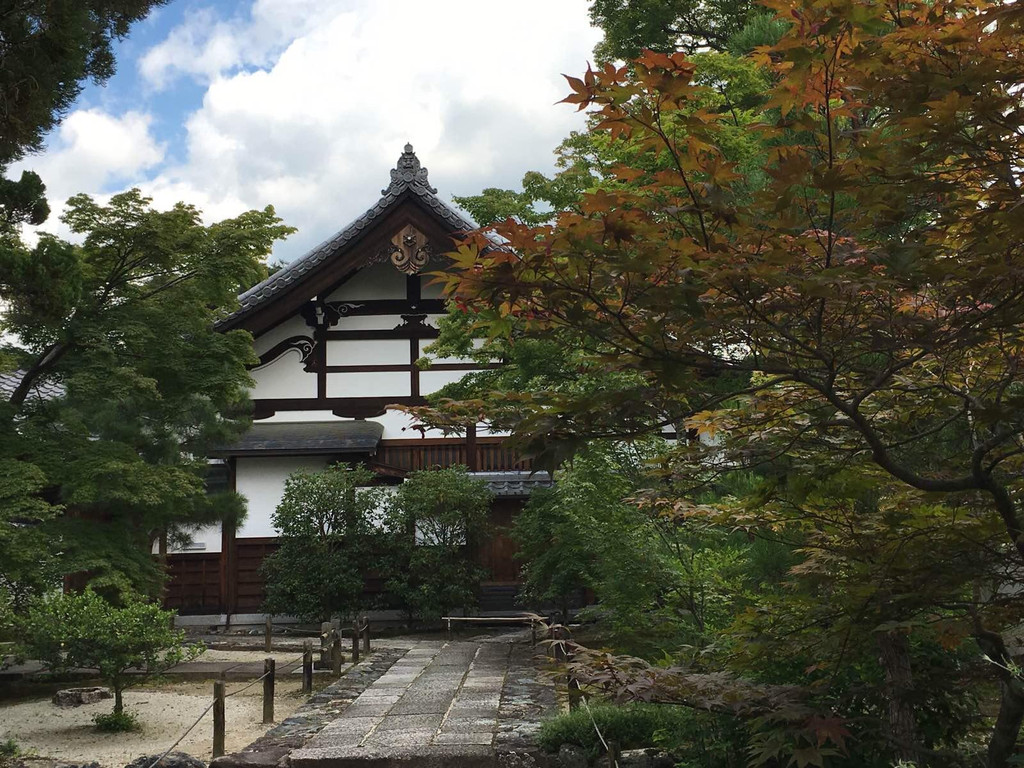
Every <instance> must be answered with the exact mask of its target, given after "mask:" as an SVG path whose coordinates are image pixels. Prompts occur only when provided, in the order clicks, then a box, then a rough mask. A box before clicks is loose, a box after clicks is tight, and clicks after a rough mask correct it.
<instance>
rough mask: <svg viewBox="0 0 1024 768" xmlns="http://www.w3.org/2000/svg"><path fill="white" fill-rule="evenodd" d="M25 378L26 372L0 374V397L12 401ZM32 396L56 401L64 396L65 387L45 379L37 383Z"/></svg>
mask: <svg viewBox="0 0 1024 768" xmlns="http://www.w3.org/2000/svg"><path fill="white" fill-rule="evenodd" d="M24 376H25V371H9V372H8V373H0V396H2V397H3V398H4V399H5V400H10V398H11V395H13V394H14V390H15V389H17V388H18V385H19V384H20V383H21V380H22V378H23V377H24ZM31 394H32V395H34V396H35V397H38V398H40V399H42V400H54V399H56V398H58V397H63V396H64V385H63V384H59V383H57V382H55V381H47V380H45V379H43V380H41V381H37V382H36V383H35V385H34V386H33V387H32V391H31Z"/></svg>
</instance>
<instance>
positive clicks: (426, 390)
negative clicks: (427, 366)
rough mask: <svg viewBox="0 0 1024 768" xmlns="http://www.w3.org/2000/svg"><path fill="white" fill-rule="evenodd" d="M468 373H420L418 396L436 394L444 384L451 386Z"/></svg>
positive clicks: (428, 371)
mask: <svg viewBox="0 0 1024 768" xmlns="http://www.w3.org/2000/svg"><path fill="white" fill-rule="evenodd" d="M467 373H469V371H430V370H427V371H420V394H421V395H429V394H431V393H432V392H437V390H439V389H440V388H441V387H443V386H444V385H445V384H451V383H452V382H453V381H458V380H459V379H461V378H462V377H463V376H465V375H466V374H467Z"/></svg>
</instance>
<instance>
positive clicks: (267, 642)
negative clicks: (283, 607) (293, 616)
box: [263, 616, 274, 653]
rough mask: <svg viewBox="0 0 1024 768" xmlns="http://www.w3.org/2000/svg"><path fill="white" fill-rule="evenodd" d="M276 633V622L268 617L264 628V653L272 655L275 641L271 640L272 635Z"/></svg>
mask: <svg viewBox="0 0 1024 768" xmlns="http://www.w3.org/2000/svg"><path fill="white" fill-rule="evenodd" d="M273 631H274V622H273V621H271V619H270V617H269V616H267V622H266V624H265V625H264V627H263V652H264V653H270V652H271V651H272V650H273V640H271V634H272V633H273Z"/></svg>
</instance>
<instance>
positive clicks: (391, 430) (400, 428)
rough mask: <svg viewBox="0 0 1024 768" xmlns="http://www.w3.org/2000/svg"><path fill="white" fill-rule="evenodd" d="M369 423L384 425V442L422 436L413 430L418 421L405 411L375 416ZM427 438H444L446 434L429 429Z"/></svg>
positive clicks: (388, 412)
mask: <svg viewBox="0 0 1024 768" xmlns="http://www.w3.org/2000/svg"><path fill="white" fill-rule="evenodd" d="M367 421H375V422H377V423H378V424H382V425H384V433H383V435H381V439H382V440H412V439H414V438H417V437H419V436H420V433H419V430H416V429H412V426H413V424H415V423H416V420H415V419H413V418H412V417H411V416H410V415H409V414H407V413H406V412H405V411H387V412H386V413H385V414H384V415H383V416H374V417H373V418H371V419H367ZM426 436H427V437H444V436H445V435H444V433H443V432H441V431H440V430H437V429H428V430H427V433H426Z"/></svg>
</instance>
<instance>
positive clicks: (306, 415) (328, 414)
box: [255, 411, 338, 424]
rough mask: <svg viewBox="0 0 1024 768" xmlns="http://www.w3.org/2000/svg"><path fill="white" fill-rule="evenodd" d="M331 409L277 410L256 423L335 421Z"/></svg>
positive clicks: (336, 418) (335, 417)
mask: <svg viewBox="0 0 1024 768" xmlns="http://www.w3.org/2000/svg"><path fill="white" fill-rule="evenodd" d="M337 420H338V417H337V416H335V415H334V413H333V412H332V411H278V412H277V413H275V414H274V415H273V416H268V417H267V418H265V419H260V420H259V421H257V422H255V423H257V424H268V423H273V422H278V423H280V422H284V421H337Z"/></svg>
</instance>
